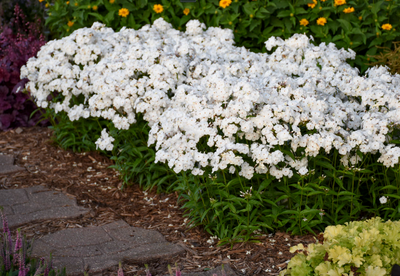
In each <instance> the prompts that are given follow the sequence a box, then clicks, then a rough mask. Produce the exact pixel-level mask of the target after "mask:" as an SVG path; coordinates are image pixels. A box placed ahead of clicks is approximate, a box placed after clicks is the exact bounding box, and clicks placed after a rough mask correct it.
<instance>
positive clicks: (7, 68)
mask: <svg viewBox="0 0 400 276" xmlns="http://www.w3.org/2000/svg"><path fill="white" fill-rule="evenodd" d="M15 17H16V18H15V20H14V22H12V23H13V24H11V26H14V27H16V29H17V30H19V33H17V34H15V33H14V32H13V31H12V28H11V26H4V27H3V28H2V29H1V30H0V31H1V33H0V130H3V131H4V130H7V129H10V128H15V127H19V126H24V127H25V126H33V125H35V124H36V123H37V122H38V121H39V120H40V117H41V112H40V111H39V112H35V113H34V114H33V116H32V117H31V114H32V113H33V112H34V111H37V107H36V105H35V104H34V102H33V101H31V100H30V96H29V93H18V92H21V91H23V89H24V87H25V84H26V83H27V81H28V80H27V79H22V80H21V79H20V68H21V66H23V65H25V64H26V62H27V61H28V59H29V58H30V57H33V56H35V55H36V53H37V52H38V51H39V49H40V47H41V46H42V45H44V44H45V43H46V42H45V40H44V37H43V36H42V35H41V34H40V32H39V30H38V27H37V25H36V24H33V23H29V22H27V21H26V17H25V15H24V14H23V13H22V10H21V9H20V8H19V6H18V5H16V6H15ZM39 25H40V22H39ZM40 124H41V125H46V122H45V121H42V122H41V123H40Z"/></svg>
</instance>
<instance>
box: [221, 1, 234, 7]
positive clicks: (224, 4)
mask: <svg viewBox="0 0 400 276" xmlns="http://www.w3.org/2000/svg"><path fill="white" fill-rule="evenodd" d="M231 3H232V0H220V1H219V6H220V7H223V8H224V9H225V8H226V7H228V6H229V5H230V4H231Z"/></svg>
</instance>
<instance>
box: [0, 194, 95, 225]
mask: <svg viewBox="0 0 400 276" xmlns="http://www.w3.org/2000/svg"><path fill="white" fill-rule="evenodd" d="M0 202H1V205H2V206H3V207H4V209H5V212H4V213H5V214H7V220H8V225H9V227H10V228H16V227H19V226H22V225H23V224H26V223H32V222H38V221H41V220H48V219H57V218H58V219H69V218H76V217H79V216H80V215H85V214H87V213H88V212H89V211H90V209H85V208H83V207H80V206H78V205H77V203H76V199H75V198H69V197H68V196H67V195H65V194H63V193H60V192H55V191H51V190H48V189H46V188H45V187H43V186H34V187H30V188H26V189H12V190H0ZM0 221H1V220H0ZM2 227H3V226H2V225H0V229H2Z"/></svg>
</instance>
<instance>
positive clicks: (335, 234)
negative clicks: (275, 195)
mask: <svg viewBox="0 0 400 276" xmlns="http://www.w3.org/2000/svg"><path fill="white" fill-rule="evenodd" d="M290 252H291V253H294V252H298V254H297V255H295V256H294V257H293V258H292V259H291V260H290V262H289V263H288V266H287V267H288V268H287V269H286V270H283V271H281V272H280V274H279V275H280V276H284V275H297V276H307V275H316V276H318V275H360V276H364V275H365V276H384V275H389V273H390V271H391V270H392V267H393V265H395V264H398V263H400V221H393V222H392V221H390V220H389V221H387V222H382V220H381V218H379V217H376V218H372V219H370V220H367V221H352V222H346V223H345V226H343V225H337V226H328V227H326V229H325V232H324V240H323V242H322V243H318V242H317V243H314V244H309V245H308V246H307V247H304V245H303V244H301V243H300V244H298V245H296V246H293V247H291V248H290Z"/></svg>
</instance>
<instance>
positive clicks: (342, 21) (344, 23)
mask: <svg viewBox="0 0 400 276" xmlns="http://www.w3.org/2000/svg"><path fill="white" fill-rule="evenodd" d="M336 21H338V22H339V23H340V25H341V26H342V27H343V28H344V29H345V30H346V32H349V31H350V30H351V29H352V28H351V24H350V22H349V21H347V20H345V19H336Z"/></svg>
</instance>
